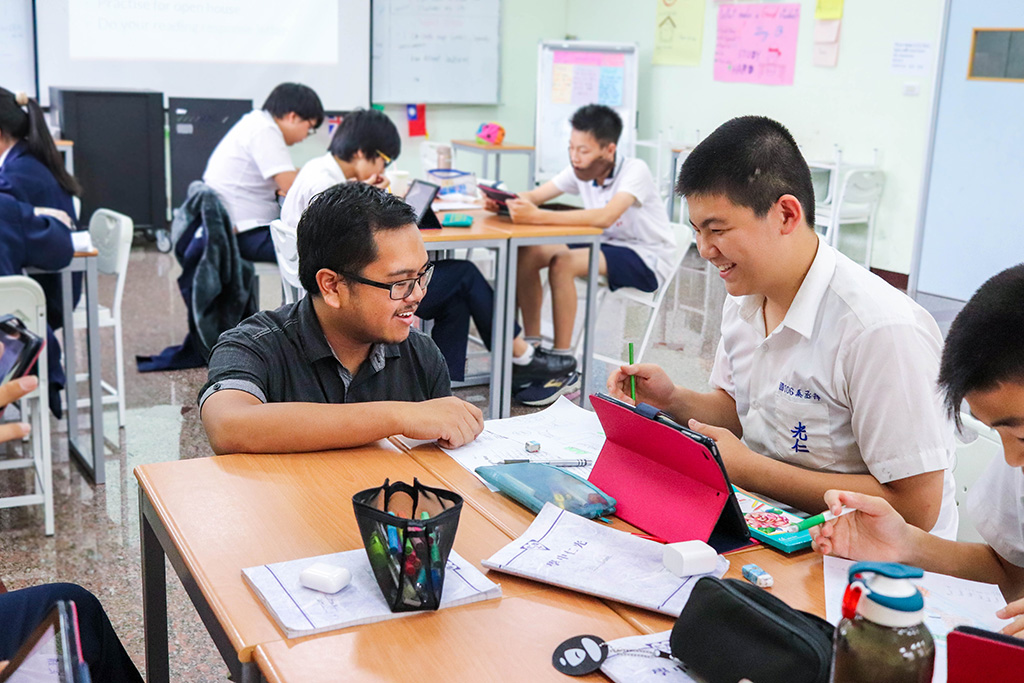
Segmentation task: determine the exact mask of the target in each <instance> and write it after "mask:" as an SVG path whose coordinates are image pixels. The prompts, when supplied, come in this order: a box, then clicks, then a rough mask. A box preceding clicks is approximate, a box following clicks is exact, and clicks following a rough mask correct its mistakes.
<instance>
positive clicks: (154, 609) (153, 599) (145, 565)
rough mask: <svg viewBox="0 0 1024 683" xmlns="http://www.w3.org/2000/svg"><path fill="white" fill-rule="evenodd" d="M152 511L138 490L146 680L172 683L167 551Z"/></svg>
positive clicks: (157, 682) (145, 498) (144, 496)
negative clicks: (169, 653) (168, 627)
mask: <svg viewBox="0 0 1024 683" xmlns="http://www.w3.org/2000/svg"><path fill="white" fill-rule="evenodd" d="M147 508H148V509H149V510H152V506H151V505H150V503H149V498H148V497H147V496H146V493H145V491H139V526H140V530H141V531H140V539H139V540H140V545H141V555H142V617H143V630H144V633H145V636H146V680H147V681H149V683H170V680H171V671H170V664H169V662H168V650H167V576H166V574H167V572H166V569H165V568H164V551H163V548H162V547H161V546H160V540H159V539H158V538H157V535H156V532H155V531H154V530H153V526H152V525H151V524H150V521H149V518H148V516H147V515H146V510H147Z"/></svg>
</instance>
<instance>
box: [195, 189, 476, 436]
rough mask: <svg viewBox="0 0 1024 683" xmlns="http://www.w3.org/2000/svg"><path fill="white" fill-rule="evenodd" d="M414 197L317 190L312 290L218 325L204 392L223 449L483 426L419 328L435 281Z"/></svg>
mask: <svg viewBox="0 0 1024 683" xmlns="http://www.w3.org/2000/svg"><path fill="white" fill-rule="evenodd" d="M415 221H416V216H415V214H414V213H413V210H412V208H411V207H410V206H409V205H408V204H406V203H405V202H403V201H402V200H400V199H398V198H397V197H395V196H393V195H391V194H388V193H387V192H384V191H382V190H379V189H377V188H375V187H371V186H369V185H366V184H364V183H341V184H339V185H335V186H333V187H331V188H329V189H327V190H325V191H324V192H322V193H320V194H319V195H317V196H316V197H315V198H314V199H313V202H312V203H311V204H310V205H309V208H307V209H306V211H305V213H303V215H302V219H301V220H300V221H299V227H298V235H299V242H298V246H299V276H300V278H301V280H302V284H303V286H304V287H305V288H306V291H307V296H306V297H304V298H303V299H301V300H300V301H299V302H298V303H296V304H290V305H287V306H282V307H281V308H279V309H277V310H276V311H262V312H260V313H257V314H256V315H254V316H252V317H251V318H248V319H247V320H244V321H243V322H242V323H241V324H239V325H238V327H236V328H235V329H233V330H229V331H228V332H225V333H224V334H222V335H221V337H220V341H219V342H218V343H217V346H216V347H214V349H213V354H212V356H211V357H210V370H209V380H208V381H207V383H206V386H204V387H203V388H202V390H201V391H200V394H199V406H200V410H201V417H202V420H203V426H204V427H205V428H206V433H207V436H208V437H209V439H210V445H211V446H212V447H213V450H214V452H216V453H292V452H310V451H323V450H330V449H335V448H348V447H352V446H361V445H364V444H367V443H371V442H373V441H377V440H378V439H382V438H385V437H388V436H392V435H395V434H404V435H405V436H408V437H410V438H414V439H437V440H438V441H439V442H440V443H441V444H442V445H446V446H450V447H458V446H461V445H463V444H465V443H468V442H469V441H472V440H473V439H474V438H476V436H477V435H478V434H479V433H480V432H481V431H482V430H483V415H482V414H481V412H480V409H479V408H477V407H476V406H474V405H472V404H470V403H467V402H465V401H462V400H461V399H458V398H455V397H453V396H452V395H451V382H450V380H449V378H448V369H447V367H445V362H444V358H443V357H442V356H441V354H440V352H439V351H438V350H437V347H436V346H435V345H434V342H432V341H431V340H430V338H429V337H427V336H425V335H423V334H421V333H419V332H418V331H416V330H413V329H412V324H413V317H414V314H415V313H416V309H417V307H418V306H419V304H420V302H421V301H422V300H423V296H424V292H425V291H426V289H427V285H428V284H429V283H430V277H431V274H432V270H433V267H432V264H431V263H430V262H429V261H428V260H427V251H426V248H425V247H424V246H423V239H422V237H420V231H419V228H418V227H417V226H416V222H415Z"/></svg>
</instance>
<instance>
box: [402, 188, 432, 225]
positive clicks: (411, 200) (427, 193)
mask: <svg viewBox="0 0 1024 683" xmlns="http://www.w3.org/2000/svg"><path fill="white" fill-rule="evenodd" d="M439 189H440V188H439V187H438V186H437V185H433V184H431V183H425V182H423V181H422V180H414V181H412V183H411V184H410V185H409V190H408V191H407V192H406V193H405V203H406V204H408V205H409V206H411V207H412V208H413V211H415V212H416V223H417V224H419V223H420V222H422V220H423V215H424V214H425V213H426V212H427V209H429V208H430V203H431V202H432V201H434V197H435V196H437V191H438V190H439Z"/></svg>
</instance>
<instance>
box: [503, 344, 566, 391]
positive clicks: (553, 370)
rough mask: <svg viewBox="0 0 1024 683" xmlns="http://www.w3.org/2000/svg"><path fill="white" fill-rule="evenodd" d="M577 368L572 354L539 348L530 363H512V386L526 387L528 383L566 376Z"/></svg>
mask: <svg viewBox="0 0 1024 683" xmlns="http://www.w3.org/2000/svg"><path fill="white" fill-rule="evenodd" d="M575 369H576V359H575V358H573V357H572V356H570V355H567V354H561V353H551V352H549V351H545V350H543V349H537V350H535V351H534V352H533V358H532V359H531V360H530V362H529V363H528V364H526V365H516V364H515V363H513V364H512V386H513V387H515V388H519V387H525V386H526V385H527V384H534V383H536V382H544V381H545V380H549V379H553V378H555V377H564V376H565V375H568V374H569V373H570V372H573V371H574V370H575Z"/></svg>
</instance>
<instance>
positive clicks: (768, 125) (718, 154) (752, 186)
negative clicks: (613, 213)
mask: <svg viewBox="0 0 1024 683" xmlns="http://www.w3.org/2000/svg"><path fill="white" fill-rule="evenodd" d="M676 193H677V194H679V195H682V196H683V197H690V196H697V197H709V196H715V195H725V196H726V197H728V198H729V201H731V202H732V203H733V204H736V205H738V206H745V207H747V208H749V209H751V210H752V211H753V212H754V214H755V215H756V216H757V217H758V218H763V217H764V216H765V215H767V214H768V210H769V209H770V208H772V206H774V204H775V202H777V201H778V200H779V197H781V196H782V195H784V194H791V195H793V196H794V197H796V198H797V199H798V200H799V201H800V205H801V206H802V207H803V210H804V215H805V216H806V218H807V225H809V226H810V227H811V228H812V229H813V228H814V185H813V184H812V183H811V170H810V169H809V168H808V167H807V162H806V161H804V157H803V155H801V154H800V148H799V147H797V145H796V140H794V139H793V136H792V135H791V134H790V132H789V131H788V130H786V127H785V126H783V125H782V124H781V123H779V122H778V121H773V120H772V119H769V118H767V117H765V116H741V117H739V118H735V119H732V120H731V121H726V122H725V123H723V124H722V125H721V126H719V127H718V128H717V129H716V130H715V132H713V133H712V134H711V135H709V136H708V137H707V138H705V139H704V140H703V141H702V142H701V143H700V144H699V145H697V146H696V147H694V149H693V151H692V152H690V154H689V155H688V156H687V157H686V161H685V162H683V167H682V168H681V169H680V171H679V181H678V182H677V183H676Z"/></svg>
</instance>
